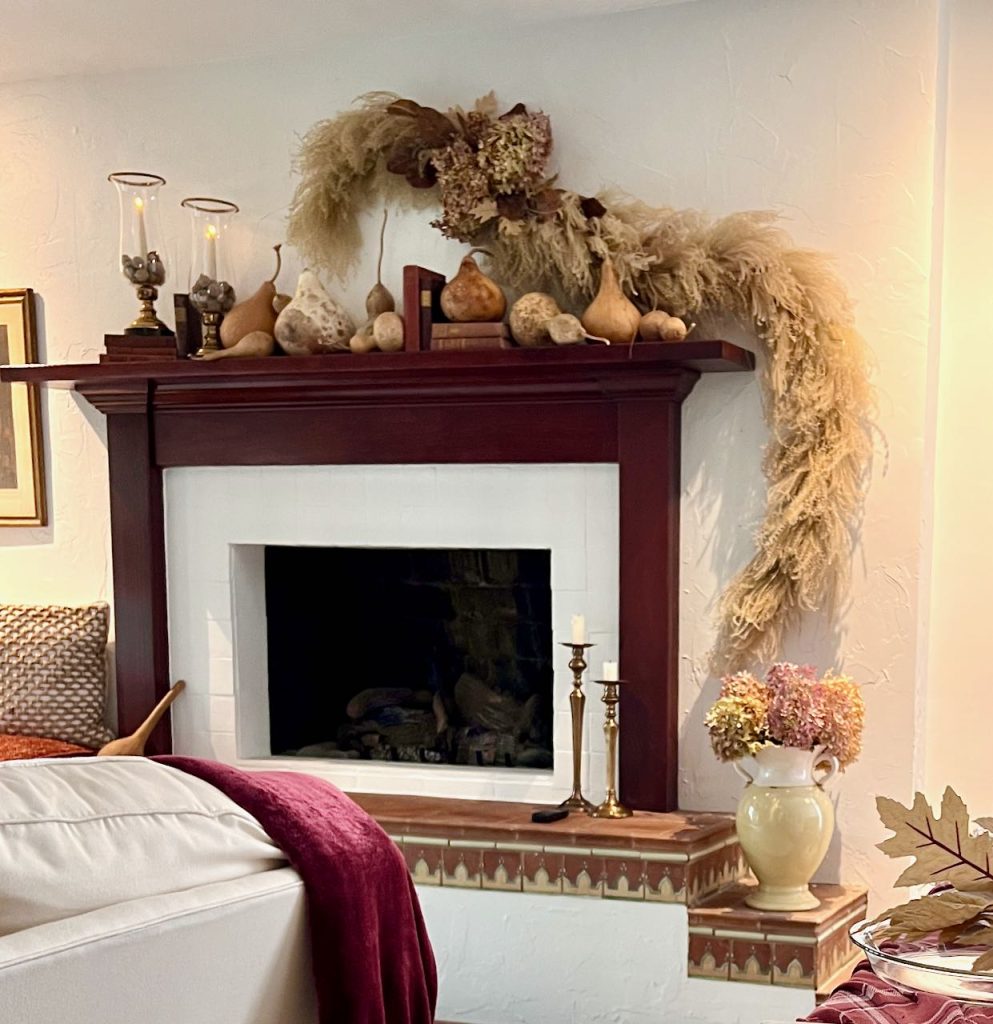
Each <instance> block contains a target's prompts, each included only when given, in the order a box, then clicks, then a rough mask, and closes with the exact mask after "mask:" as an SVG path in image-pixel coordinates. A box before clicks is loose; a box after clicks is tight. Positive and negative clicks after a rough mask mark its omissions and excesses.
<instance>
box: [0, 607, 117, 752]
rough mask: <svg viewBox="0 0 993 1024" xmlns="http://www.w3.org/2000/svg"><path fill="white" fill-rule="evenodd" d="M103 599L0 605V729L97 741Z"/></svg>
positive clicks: (106, 734) (103, 683) (103, 684)
mask: <svg viewBox="0 0 993 1024" xmlns="http://www.w3.org/2000/svg"><path fill="white" fill-rule="evenodd" d="M109 620H110V609H109V607H108V606H107V605H106V604H93V605H88V606H87V607H84V608H62V607H58V606H56V605H17V604H0V732H5V733H16V734H17V735H20V736H47V737H50V738H51V739H58V740H64V741H65V742H66V743H79V744H81V745H83V746H87V747H94V748H96V747H100V746H102V745H103V744H104V743H106V742H107V741H108V740H109V739H110V738H111V733H110V730H109V729H108V728H107V727H106V725H105V724H104V720H103V716H104V705H105V702H106V696H107V693H106V689H107V662H106V651H107V628H108V623H109Z"/></svg>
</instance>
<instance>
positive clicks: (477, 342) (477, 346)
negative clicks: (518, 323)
mask: <svg viewBox="0 0 993 1024" xmlns="http://www.w3.org/2000/svg"><path fill="white" fill-rule="evenodd" d="M513 347H514V345H513V343H512V342H511V340H510V338H501V337H496V336H493V335H491V336H490V337H487V336H486V335H483V336H482V337H480V336H475V337H471V336H470V337H468V338H432V339H431V351H432V352H478V351H481V350H484V349H491V350H492V349H501V348H513Z"/></svg>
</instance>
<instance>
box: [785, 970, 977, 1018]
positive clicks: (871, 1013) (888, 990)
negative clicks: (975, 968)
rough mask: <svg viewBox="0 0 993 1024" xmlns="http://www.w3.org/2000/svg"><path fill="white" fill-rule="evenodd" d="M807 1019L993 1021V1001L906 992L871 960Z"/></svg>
mask: <svg viewBox="0 0 993 1024" xmlns="http://www.w3.org/2000/svg"><path fill="white" fill-rule="evenodd" d="M803 1019H804V1020H805V1021H816V1022H818V1024H960V1022H963V1021H968V1022H969V1024H993V1005H990V1006H981V1005H979V1004H977V1003H960V1002H957V1001H956V1000H954V999H948V998H947V997H946V996H932V995H927V994H926V993H924V992H914V993H910V992H905V991H902V990H901V989H898V988H895V987H894V986H893V985H891V984H890V983H889V982H888V981H883V979H882V978H878V977H876V975H875V974H874V973H873V971H872V968H871V967H870V966H869V962H868V961H867V960H863V961H862V963H860V964H859V965H858V967H856V968H855V973H854V974H853V975H852V977H851V979H850V980H849V981H846V982H845V983H844V984H843V985H840V986H839V987H838V988H836V989H835V990H834V992H833V993H832V994H831V995H830V996H829V997H828V998H827V999H826V1000H825V1001H824V1002H823V1003H821V1005H820V1006H818V1007H817V1009H816V1010H814V1012H813V1013H812V1014H811V1015H810V1016H809V1017H804V1018H803Z"/></svg>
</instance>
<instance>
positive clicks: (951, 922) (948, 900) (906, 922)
mask: <svg viewBox="0 0 993 1024" xmlns="http://www.w3.org/2000/svg"><path fill="white" fill-rule="evenodd" d="M990 907H993V895H988V894H986V893H978V892H959V891H958V890H957V889H946V890H945V891H944V892H939V893H934V894H933V895H930V896H922V897H921V898H920V899H917V900H911V901H910V902H909V903H904V904H902V905H901V906H899V907H894V908H893V909H892V910H889V911H887V912H886V913H885V914H883V915H882V917H883V918H886V917H888V918H889V919H890V920H889V927H888V928H887V929H886V932H887V937H892V938H899V937H901V936H904V937H914V938H919V937H920V936H921V935H927V934H928V933H929V932H936V931H940V930H941V929H942V928H951V927H953V926H955V925H958V926H962V925H964V924H967V923H968V922H971V921H973V920H975V919H976V918H977V917H978V915H979V914H981V913H982V912H983V911H984V910H988V909H989V908H990Z"/></svg>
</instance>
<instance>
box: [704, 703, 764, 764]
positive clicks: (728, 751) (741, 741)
mask: <svg viewBox="0 0 993 1024" xmlns="http://www.w3.org/2000/svg"><path fill="white" fill-rule="evenodd" d="M704 722H705V723H706V726H707V728H708V729H709V730H710V745H711V746H712V747H713V748H714V753H715V754H716V755H717V756H718V757H719V758H720V759H721V760H722V761H736V760H737V759H738V758H739V757H748V756H749V755H751V754H754V753H755V752H756V751H757V750H758V749H759V747H761V746H762V743H763V729H764V727H765V706H764V704H763V703H762V702H761V701H759V700H756V699H754V698H752V697H720V698H718V700H717V701H716V702H715V703H714V706H713V707H712V708H711V709H710V710H709V711H708V712H707V717H706V718H705V719H704Z"/></svg>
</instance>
